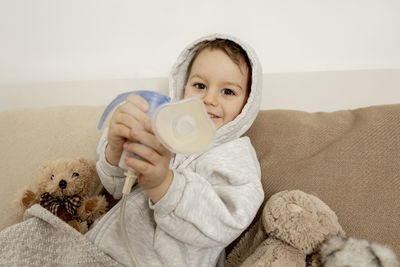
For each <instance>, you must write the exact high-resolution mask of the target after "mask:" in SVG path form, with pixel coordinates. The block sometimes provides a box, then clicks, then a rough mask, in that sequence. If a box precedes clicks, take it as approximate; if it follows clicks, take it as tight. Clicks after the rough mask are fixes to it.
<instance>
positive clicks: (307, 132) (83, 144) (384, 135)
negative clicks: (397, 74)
mask: <svg viewBox="0 0 400 267" xmlns="http://www.w3.org/2000/svg"><path fill="white" fill-rule="evenodd" d="M103 108H104V107H88V106H69V107H53V108H42V109H15V110H10V111H3V112H0V125H1V134H0V148H1V152H0V171H1V179H0V203H1V205H2V207H1V208H0V230H1V229H4V228H5V227H7V226H9V225H11V224H14V223H16V222H18V220H20V218H18V217H17V216H16V213H15V209H14V207H13V205H12V202H13V200H14V198H15V197H14V194H15V193H16V192H18V191H20V190H21V189H22V188H24V187H25V186H27V185H29V184H30V183H31V182H32V180H33V178H34V177H35V175H36V174H37V170H38V166H39V165H40V164H41V163H42V162H43V161H45V160H48V159H56V158H60V157H75V156H84V157H87V158H90V159H96V153H95V149H96V145H97V142H98V139H99V136H100V131H98V130H97V128H96V125H97V122H98V120H99V118H100V115H101V113H102V112H103ZM248 135H249V136H250V138H251V140H252V142H253V145H254V147H255V149H256V151H257V155H258V157H259V160H260V164H261V167H262V183H263V186H264V190H265V196H266V199H268V198H269V197H270V196H271V195H272V194H274V193H276V192H279V191H281V190H285V189H300V190H303V191H305V192H307V193H312V194H315V195H316V196H317V197H319V198H320V199H322V200H323V201H324V202H325V203H327V204H328V205H329V206H330V207H331V208H332V209H333V210H334V211H335V212H336V214H337V215H338V218H339V222H340V223H341V225H342V226H343V228H344V230H345V231H346V232H347V233H348V234H349V235H351V236H354V237H357V238H365V239H369V240H371V241H376V242H380V243H383V244H386V245H388V246H390V247H391V248H392V249H393V250H394V251H395V253H396V254H397V255H400V242H398V240H399V239H400V194H399V192H400V104H397V105H384V106H374V107H367V108H361V109H356V110H346V111H338V112H331V113H305V112H300V111H289V110H265V111H261V112H260V114H259V116H258V118H257V120H256V121H255V123H254V125H253V126H252V128H251V129H250V130H249V132H248ZM231 247H232V246H231Z"/></svg>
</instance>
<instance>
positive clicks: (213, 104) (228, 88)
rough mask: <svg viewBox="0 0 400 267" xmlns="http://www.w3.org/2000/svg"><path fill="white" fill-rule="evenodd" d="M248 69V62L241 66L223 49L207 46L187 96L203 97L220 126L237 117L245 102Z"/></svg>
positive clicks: (195, 64) (193, 72) (191, 75)
mask: <svg viewBox="0 0 400 267" xmlns="http://www.w3.org/2000/svg"><path fill="white" fill-rule="evenodd" d="M248 73H249V70H248V68H247V65H246V63H244V62H243V64H241V67H240V68H239V66H238V65H236V64H235V63H234V62H233V61H232V60H231V59H230V58H229V56H228V55H226V54H225V53H224V52H223V51H221V50H219V49H213V50H211V49H205V50H203V51H201V52H200V54H198V56H197V57H196V59H195V60H194V62H193V64H192V68H191V71H190V73H189V78H188V81H187V83H186V85H185V95H184V98H187V97H197V98H200V99H201V100H202V101H203V103H204V105H205V106H206V109H207V113H208V114H209V116H210V118H211V120H212V121H213V122H214V124H215V128H216V129H218V128H220V127H221V126H223V125H225V124H227V123H228V122H230V121H232V120H234V119H235V118H236V116H237V115H239V114H240V112H241V110H242V108H243V106H244V105H245V103H246V101H247V97H248V90H249V88H247V84H248V79H249V77H248Z"/></svg>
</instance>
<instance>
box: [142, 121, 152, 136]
mask: <svg viewBox="0 0 400 267" xmlns="http://www.w3.org/2000/svg"><path fill="white" fill-rule="evenodd" d="M143 126H144V129H145V130H146V131H148V132H149V133H151V134H154V132H153V125H152V124H151V121H150V120H144V121H143Z"/></svg>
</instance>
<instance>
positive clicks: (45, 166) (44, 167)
mask: <svg viewBox="0 0 400 267" xmlns="http://www.w3.org/2000/svg"><path fill="white" fill-rule="evenodd" d="M50 166H51V161H50V160H46V161H44V162H43V163H42V164H40V166H39V171H40V172H41V173H46V172H47V171H48V170H50V168H51V167H50Z"/></svg>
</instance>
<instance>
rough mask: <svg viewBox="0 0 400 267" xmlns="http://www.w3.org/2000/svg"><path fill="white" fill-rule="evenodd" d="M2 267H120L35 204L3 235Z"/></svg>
mask: <svg viewBox="0 0 400 267" xmlns="http://www.w3.org/2000/svg"><path fill="white" fill-rule="evenodd" d="M0 265H1V266H121V265H120V264H119V263H118V262H116V261H115V260H113V259H111V258H110V257H109V256H107V255H106V254H105V253H104V252H102V251H101V250H100V249H98V248H97V246H95V245H94V244H93V243H91V242H90V241H89V240H88V239H87V238H86V237H85V236H84V235H82V234H81V233H79V232H78V231H76V230H75V229H73V228H72V227H70V226H69V225H68V224H67V223H65V222H64V221H62V220H61V219H59V218H58V217H56V216H54V215H53V214H52V213H51V212H49V211H48V210H46V209H45V208H43V207H41V206H40V205H34V206H32V207H31V208H30V209H28V210H27V211H26V212H25V214H24V221H23V222H21V223H18V224H15V225H12V226H10V227H8V228H6V229H4V230H3V231H1V232H0Z"/></svg>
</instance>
